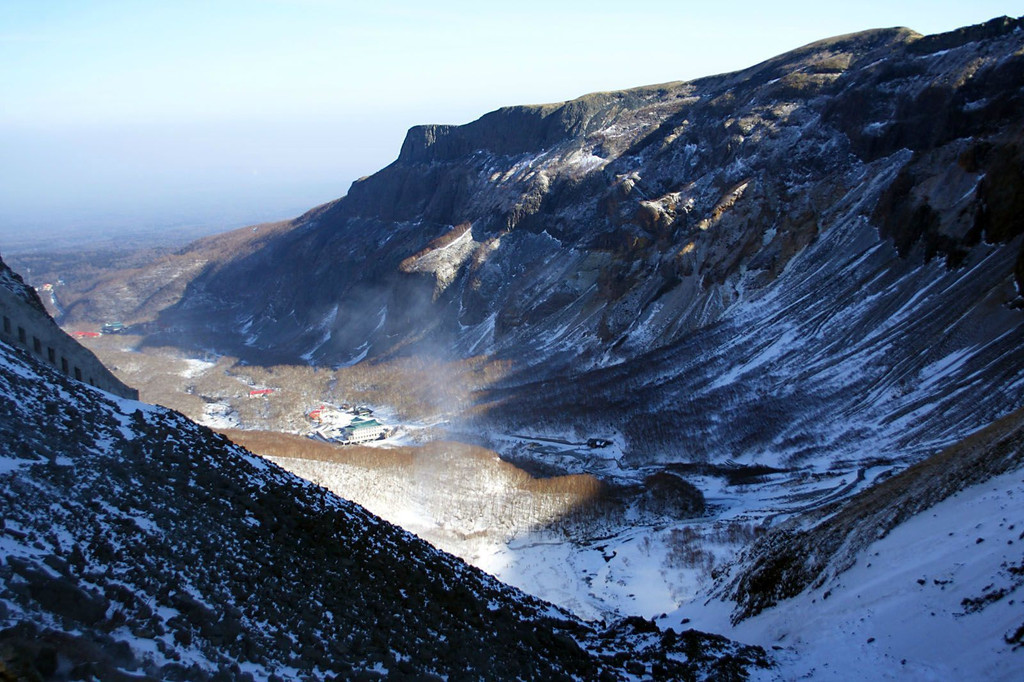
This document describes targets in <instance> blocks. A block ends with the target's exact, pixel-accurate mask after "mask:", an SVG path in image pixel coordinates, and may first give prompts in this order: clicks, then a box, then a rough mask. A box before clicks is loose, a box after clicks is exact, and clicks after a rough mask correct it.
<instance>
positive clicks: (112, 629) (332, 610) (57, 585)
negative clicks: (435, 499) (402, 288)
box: [0, 343, 766, 680]
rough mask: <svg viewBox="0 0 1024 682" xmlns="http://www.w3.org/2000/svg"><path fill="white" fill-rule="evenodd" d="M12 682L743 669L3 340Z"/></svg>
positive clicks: (0, 636)
mask: <svg viewBox="0 0 1024 682" xmlns="http://www.w3.org/2000/svg"><path fill="white" fill-rule="evenodd" d="M0 492H2V495H0V675H2V676H3V677H4V679H38V678H43V679H83V678H89V679H92V678H96V679H105V680H106V679H110V680H114V679H154V680H155V679H161V680H162V679H188V680H207V679H258V680H263V679H267V680H281V679H325V678H328V677H334V676H338V677H340V678H342V679H350V678H354V677H361V678H364V679H373V678H375V677H379V676H388V677H405V678H415V679H444V678H447V679H484V678H486V679H598V678H600V677H601V676H602V675H605V676H608V677H609V678H610V679H628V678H633V677H636V676H654V677H656V678H673V679H675V678H685V677H688V676H694V675H705V674H709V675H713V676H715V677H716V678H718V677H719V676H723V677H724V678H734V679H738V678H740V677H742V676H743V675H744V671H745V670H746V669H747V668H748V667H750V666H755V667H758V666H763V665H764V664H765V662H766V660H765V658H764V655H763V652H761V651H760V650H758V649H754V648H749V647H742V646H739V645H736V644H733V643H731V642H729V641H727V640H725V639H723V638H720V637H714V636H709V635H703V634H700V633H696V632H692V631H691V632H684V633H682V634H678V633H676V632H670V631H662V630H660V629H658V628H656V627H655V626H654V625H653V624H652V623H650V622H647V621H643V620H640V619H632V620H628V621H621V622H617V623H614V624H612V625H610V626H607V627H606V626H604V625H602V624H597V625H591V624H586V623H583V622H581V621H578V620H576V619H574V618H572V617H570V616H568V615H567V614H566V613H565V612H563V611H560V610H558V609H557V608H555V607H553V606H550V605H548V604H545V603H543V602H540V601H538V600H535V599H533V598H530V597H527V596H525V595H523V594H522V593H520V592H517V591H515V590H513V589H511V588H508V587H506V586H504V585H502V584H500V583H498V582H497V581H496V580H494V579H493V578H490V577H489V576H487V575H485V574H483V573H482V572H480V571H478V570H476V569H473V568H471V567H469V566H467V565H466V564H464V563H462V562H461V561H459V560H457V559H454V558H452V557H450V556H447V555H444V554H442V553H440V552H438V551H437V550H434V549H433V548H431V547H430V546H429V545H427V544H425V543H424V542H422V541H420V540H418V539H417V538H415V537H413V536H411V535H409V534H408V533H406V532H404V531H402V530H400V529H397V528H395V527H393V526H391V525H389V524H386V523H384V522H383V521H381V520H380V519H378V518H376V517H374V516H373V515H371V514H369V513H368V512H366V511H365V510H363V509H362V508H360V507H358V506H356V505H354V504H352V503H349V502H345V501H343V500H340V499H338V498H336V497H334V496H333V495H331V494H330V493H328V492H327V491H326V490H324V489H322V488H319V487H318V486H315V485H313V484H310V483H307V482H305V481H303V480H301V479H298V478H296V477H294V476H292V475H290V474H288V473H286V472H284V471H283V470H281V469H280V468H278V467H276V466H275V465H273V464H270V463H269V462H266V461H265V460H262V459H260V458H258V457H256V456H254V455H251V454H250V453H248V452H246V451H244V450H242V449H240V448H238V447H237V446H234V445H232V444H231V443H230V442H228V441H227V440H226V439H225V438H224V437H222V436H218V435H216V434H214V433H212V432H211V431H209V430H207V429H206V428H204V427H201V426H198V425H196V424H194V423H192V422H190V421H188V420H187V419H185V418H184V417H182V416H181V415H178V414H176V413H173V412H170V411H168V410H166V409H163V408H158V407H153V406H150V405H146V404H143V403H139V402H136V401H131V400H125V399H121V398H117V397H115V396H112V395H110V394H107V393H103V392H101V391H99V390H97V389H93V388H91V387H88V386H85V385H84V384H81V383H79V382H76V381H73V380H70V379H68V378H67V377H64V376H63V375H61V374H59V373H57V372H55V371H53V370H52V369H50V368H48V367H46V366H45V365H43V364H40V363H38V362H37V361H36V360H34V359H33V358H31V357H30V356H29V355H27V354H25V353H24V352H22V351H19V350H17V349H14V348H11V347H9V346H7V345H6V344H3V343H0Z"/></svg>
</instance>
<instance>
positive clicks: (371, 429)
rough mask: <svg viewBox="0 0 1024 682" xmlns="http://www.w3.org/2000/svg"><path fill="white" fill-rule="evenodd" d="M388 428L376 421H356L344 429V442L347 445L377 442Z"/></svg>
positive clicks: (342, 434)
mask: <svg viewBox="0 0 1024 682" xmlns="http://www.w3.org/2000/svg"><path fill="white" fill-rule="evenodd" d="M385 430H386V427H385V426H384V425H383V424H381V423H380V422H379V421H377V420H376V419H356V420H354V421H353V422H352V423H351V424H349V425H348V426H346V427H345V428H344V429H342V433H341V436H342V438H341V439H342V441H343V442H345V443H365V442H367V441H371V440H377V439H378V438H380V437H381V436H383V435H384V431H385Z"/></svg>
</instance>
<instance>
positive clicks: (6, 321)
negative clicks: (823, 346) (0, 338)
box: [4, 315, 11, 334]
mask: <svg viewBox="0 0 1024 682" xmlns="http://www.w3.org/2000/svg"><path fill="white" fill-rule="evenodd" d="M10 333H11V318H9V317H7V316H6V315H4V334H10Z"/></svg>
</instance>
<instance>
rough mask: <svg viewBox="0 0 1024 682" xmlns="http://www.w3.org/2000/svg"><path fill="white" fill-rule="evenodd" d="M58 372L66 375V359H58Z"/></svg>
mask: <svg viewBox="0 0 1024 682" xmlns="http://www.w3.org/2000/svg"><path fill="white" fill-rule="evenodd" d="M60 371H62V372H64V373H65V374H67V373H68V359H67V358H61V359H60Z"/></svg>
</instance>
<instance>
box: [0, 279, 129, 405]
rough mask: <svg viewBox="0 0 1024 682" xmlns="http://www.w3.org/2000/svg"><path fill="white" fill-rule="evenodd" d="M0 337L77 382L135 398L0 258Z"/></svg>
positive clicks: (33, 290)
mask: <svg viewBox="0 0 1024 682" xmlns="http://www.w3.org/2000/svg"><path fill="white" fill-rule="evenodd" d="M0 317H2V326H0V340H3V341H4V342H6V343H7V344H8V345H10V346H13V347H16V348H20V349H22V350H23V351H24V352H26V353H30V354H32V355H33V356H35V357H37V358H38V359H39V360H40V361H41V362H47V363H49V364H50V365H51V366H53V367H54V368H58V369H60V371H61V372H63V373H64V374H66V375H68V376H69V377H73V378H74V379H76V380H77V381H81V382H85V383H87V384H89V385H90V386H95V387H96V388H100V389H103V390H104V391H107V392H109V393H113V394H114V395H118V396H121V397H122V398H131V399H133V400H137V399H138V397H139V392H138V391H137V390H136V389H134V388H130V387H128V386H126V385H125V384H124V383H123V382H121V381H120V380H119V379H118V378H117V377H115V376H114V375H113V374H112V373H111V372H110V370H108V369H107V368H106V367H104V366H103V363H102V362H100V361H99V359H98V358H97V357H96V356H95V355H93V353H92V352H91V351H89V350H88V349H86V348H84V347H83V346H82V345H81V344H79V343H78V342H77V341H75V340H74V339H73V338H71V337H70V336H68V335H67V334H66V333H65V332H64V331H63V330H61V328H60V327H58V326H57V324H56V323H55V322H54V321H53V319H52V318H51V317H50V315H49V314H48V313H47V312H46V309H45V308H44V307H43V303H42V301H40V300H39V295H38V294H37V293H36V291H35V289H32V288H31V287H29V286H27V285H26V284H25V282H24V281H23V280H22V278H21V277H20V276H19V275H18V274H17V273H15V272H14V271H12V270H11V269H10V268H9V267H7V264H6V263H4V262H3V260H0Z"/></svg>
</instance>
